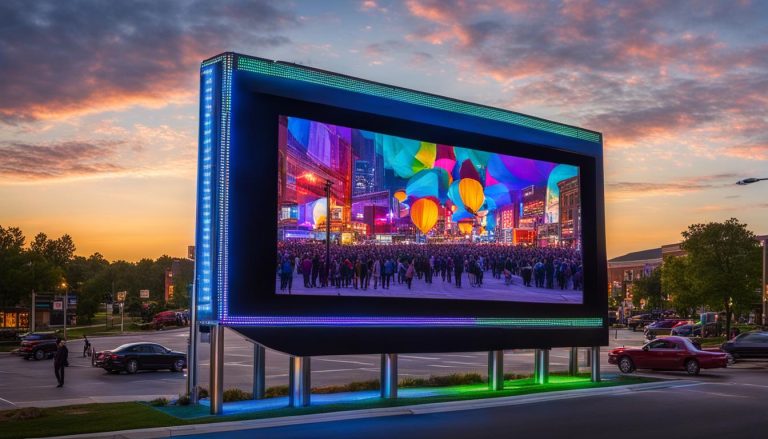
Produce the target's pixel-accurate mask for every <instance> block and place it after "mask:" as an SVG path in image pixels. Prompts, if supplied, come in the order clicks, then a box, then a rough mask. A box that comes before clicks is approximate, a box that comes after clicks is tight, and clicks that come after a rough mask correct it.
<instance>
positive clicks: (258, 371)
mask: <svg viewBox="0 0 768 439" xmlns="http://www.w3.org/2000/svg"><path fill="white" fill-rule="evenodd" d="M266 354H267V350H266V349H265V348H264V346H262V345H260V344H258V343H254V344H253V399H264V392H265V391H266V385H265V382H266V381H265V377H266Z"/></svg>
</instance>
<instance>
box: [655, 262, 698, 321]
mask: <svg viewBox="0 0 768 439" xmlns="http://www.w3.org/2000/svg"><path fill="white" fill-rule="evenodd" d="M689 271H690V269H689V262H688V256H667V257H666V258H664V265H662V266H661V284H662V285H663V289H664V294H666V295H667V296H668V297H669V300H670V303H671V305H672V308H674V310H675V311H677V313H678V314H679V315H683V316H692V315H693V314H694V312H695V310H696V308H697V307H698V306H700V305H702V304H703V303H704V302H703V301H702V300H701V297H700V295H698V294H696V290H695V289H694V288H693V285H692V284H691V280H690V278H689Z"/></svg>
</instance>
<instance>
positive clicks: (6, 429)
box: [0, 402, 183, 439]
mask: <svg viewBox="0 0 768 439" xmlns="http://www.w3.org/2000/svg"><path fill="white" fill-rule="evenodd" d="M33 409H34V410H37V411H38V412H39V414H38V416H35V417H34V418H27V419H23V418H21V417H18V416H19V415H18V413H19V412H22V411H27V412H28V411H30V410H33ZM182 424H183V423H179V422H178V420H177V419H175V418H173V417H172V416H169V415H167V414H165V413H162V412H160V411H157V410H154V409H152V408H150V407H149V406H146V405H143V404H138V403H135V402H119V403H112V404H85V405H75V406H65V407H51V408H43V409H37V408H31V407H30V408H24V409H17V410H6V411H2V412H0V438H3V439H6V438H20V437H45V436H60V435H67V434H78V433H96V432H100V431H110V430H126V429H132V428H150V427H164V426H169V425H182Z"/></svg>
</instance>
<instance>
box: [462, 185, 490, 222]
mask: <svg viewBox="0 0 768 439" xmlns="http://www.w3.org/2000/svg"><path fill="white" fill-rule="evenodd" d="M459 196H460V197H461V202H462V203H464V207H465V208H466V209H467V212H469V213H471V214H473V215H474V214H476V213H477V211H478V209H480V207H481V206H482V205H483V202H484V201H485V194H484V193H483V185H481V184H480V182H479V181H477V180H475V179H472V178H462V179H461V180H459Z"/></svg>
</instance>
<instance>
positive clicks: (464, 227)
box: [459, 220, 473, 235]
mask: <svg viewBox="0 0 768 439" xmlns="http://www.w3.org/2000/svg"><path fill="white" fill-rule="evenodd" d="M472 223H473V221H471V220H470V221H459V231H460V232H461V234H462V235H469V234H470V233H472Z"/></svg>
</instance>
